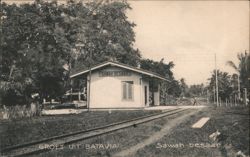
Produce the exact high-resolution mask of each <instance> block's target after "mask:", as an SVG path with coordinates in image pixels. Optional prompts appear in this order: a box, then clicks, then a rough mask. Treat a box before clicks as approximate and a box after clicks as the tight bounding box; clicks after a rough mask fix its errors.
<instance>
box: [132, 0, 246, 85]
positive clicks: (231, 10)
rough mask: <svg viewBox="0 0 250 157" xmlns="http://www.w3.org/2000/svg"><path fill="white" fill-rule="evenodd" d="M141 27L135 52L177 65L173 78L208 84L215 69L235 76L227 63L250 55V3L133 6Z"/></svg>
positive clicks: (142, 2)
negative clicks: (246, 54) (242, 55)
mask: <svg viewBox="0 0 250 157" xmlns="http://www.w3.org/2000/svg"><path fill="white" fill-rule="evenodd" d="M128 2H129V4H130V5H131V7H132V10H130V11H128V12H127V16H128V18H129V20H130V21H133V22H134V23H135V24H136V25H137V26H136V27H135V28H134V31H135V33H136V42H135V45H134V46H135V47H136V48H138V49H139V50H140V51H141V54H142V56H143V57H144V58H149V59H153V60H156V61H159V60H160V59H161V58H164V59H165V62H166V63H168V62H169V61H173V62H174V64H175V67H174V69H173V72H174V76H175V78H177V79H180V78H184V79H185V81H186V82H187V84H189V85H191V84H200V83H204V84H207V83H208V80H207V79H208V78H209V77H210V76H211V73H212V71H213V69H214V68H215V54H216V58H217V67H218V69H220V70H222V71H226V72H229V73H231V74H232V73H234V70H232V68H231V67H229V66H228V65H226V62H227V61H228V60H232V61H234V62H235V63H238V60H237V53H239V52H244V51H245V50H249V2H248V1H163V0H161V1H150V0H140V1H128Z"/></svg>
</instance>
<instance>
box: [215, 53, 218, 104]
mask: <svg viewBox="0 0 250 157" xmlns="http://www.w3.org/2000/svg"><path fill="white" fill-rule="evenodd" d="M215 86H216V105H217V106H218V104H219V93H218V91H219V89H218V74H217V61H216V54H215Z"/></svg>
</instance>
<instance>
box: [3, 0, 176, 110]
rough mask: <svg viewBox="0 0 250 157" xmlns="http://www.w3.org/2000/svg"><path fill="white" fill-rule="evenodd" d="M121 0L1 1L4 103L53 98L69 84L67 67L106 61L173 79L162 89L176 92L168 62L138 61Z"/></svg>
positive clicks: (25, 102)
mask: <svg viewBox="0 0 250 157" xmlns="http://www.w3.org/2000/svg"><path fill="white" fill-rule="evenodd" d="M128 9H131V8H130V6H129V4H128V3H126V2H124V1H111V2H109V1H101V2H95V1H93V2H87V3H82V2H76V1H68V2H67V4H65V5H62V4H58V3H57V2H56V1H53V2H47V1H42V0H36V1H35V2H34V3H30V4H22V5H20V6H17V5H15V4H12V5H7V4H6V3H1V13H2V14H1V31H0V32H1V42H0V50H1V52H0V53H1V54H0V80H1V88H0V92H1V96H2V98H1V101H2V103H3V104H5V105H14V104H28V103H29V102H30V101H31V100H32V98H31V95H32V94H34V93H38V94H39V98H40V100H42V99H43V98H46V99H51V98H58V97H60V96H61V95H62V94H63V93H65V90H67V88H69V87H70V81H69V73H70V72H71V70H72V69H73V68H74V69H79V68H82V67H89V66H91V65H93V64H97V63H100V62H103V61H107V60H115V61H118V62H121V63H125V64H129V65H133V66H137V65H139V64H140V65H141V68H143V69H147V70H151V71H154V72H156V73H158V74H160V75H163V76H165V77H167V78H168V79H169V80H171V81H173V82H172V83H171V85H170V87H167V86H164V89H163V90H164V91H168V92H169V93H170V94H173V95H175V96H179V95H180V92H179V89H180V87H179V85H180V84H179V82H178V81H175V80H174V77H173V73H172V68H173V66H174V64H173V62H169V63H168V64H165V63H164V60H163V59H162V60H160V61H159V62H157V61H153V60H149V59H141V54H140V52H139V50H138V49H135V48H134V47H133V44H134V41H135V33H134V31H133V28H134V27H135V24H134V23H132V22H130V21H129V20H128V18H127V16H126V11H127V10H128Z"/></svg>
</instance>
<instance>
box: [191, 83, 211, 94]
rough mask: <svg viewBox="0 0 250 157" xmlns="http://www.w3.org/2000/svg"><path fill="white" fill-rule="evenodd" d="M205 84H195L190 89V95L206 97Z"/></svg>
mask: <svg viewBox="0 0 250 157" xmlns="http://www.w3.org/2000/svg"><path fill="white" fill-rule="evenodd" d="M205 90H206V88H205V86H204V84H194V85H191V86H190V87H189V93H190V95H191V96H206V94H207V93H205Z"/></svg>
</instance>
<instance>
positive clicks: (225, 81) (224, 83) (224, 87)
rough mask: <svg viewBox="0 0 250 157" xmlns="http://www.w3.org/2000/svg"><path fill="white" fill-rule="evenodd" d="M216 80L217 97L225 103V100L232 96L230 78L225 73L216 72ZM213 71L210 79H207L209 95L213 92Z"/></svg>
mask: <svg viewBox="0 0 250 157" xmlns="http://www.w3.org/2000/svg"><path fill="white" fill-rule="evenodd" d="M217 78H218V95H219V97H220V98H221V100H223V101H225V100H226V99H229V98H230V96H232V94H233V88H232V85H231V76H230V75H229V74H228V73H227V72H222V71H220V70H217ZM215 79H216V78H215V70H214V71H213V74H212V76H211V78H209V80H210V83H209V90H210V91H211V93H213V92H214V88H215Z"/></svg>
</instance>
